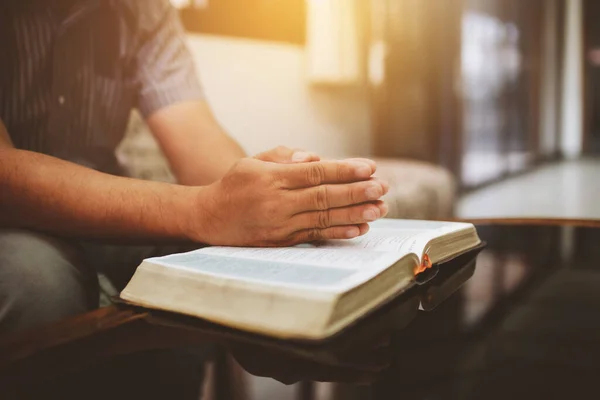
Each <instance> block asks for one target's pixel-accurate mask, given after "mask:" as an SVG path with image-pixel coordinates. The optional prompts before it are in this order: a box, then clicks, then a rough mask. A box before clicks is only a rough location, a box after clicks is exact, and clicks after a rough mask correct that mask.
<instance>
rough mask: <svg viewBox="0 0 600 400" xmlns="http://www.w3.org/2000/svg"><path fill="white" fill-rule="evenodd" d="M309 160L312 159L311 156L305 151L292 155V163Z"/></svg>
mask: <svg viewBox="0 0 600 400" xmlns="http://www.w3.org/2000/svg"><path fill="white" fill-rule="evenodd" d="M309 158H310V154H308V153H307V152H305V151H297V152H295V153H294V154H292V161H295V162H299V161H307V160H308V159H309Z"/></svg>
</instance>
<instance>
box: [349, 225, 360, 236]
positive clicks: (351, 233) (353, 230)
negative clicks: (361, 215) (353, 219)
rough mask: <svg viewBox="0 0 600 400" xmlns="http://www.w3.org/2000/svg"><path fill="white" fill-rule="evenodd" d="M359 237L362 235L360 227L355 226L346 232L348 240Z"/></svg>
mask: <svg viewBox="0 0 600 400" xmlns="http://www.w3.org/2000/svg"><path fill="white" fill-rule="evenodd" d="M358 235H360V229H358V227H356V226H355V227H352V228H348V229H347V230H346V237H347V238H348V239H351V238H355V237H357V236H358Z"/></svg>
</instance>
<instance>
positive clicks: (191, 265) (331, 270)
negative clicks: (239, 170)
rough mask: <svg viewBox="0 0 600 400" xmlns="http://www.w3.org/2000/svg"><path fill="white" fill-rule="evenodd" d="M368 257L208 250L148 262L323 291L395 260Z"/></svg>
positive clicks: (271, 250)
mask: <svg viewBox="0 0 600 400" xmlns="http://www.w3.org/2000/svg"><path fill="white" fill-rule="evenodd" d="M369 253H371V252H364V251H363V252H358V251H351V252H344V254H343V255H340V254H337V255H336V254H335V253H334V254H333V255H332V252H331V251H325V250H319V249H304V248H238V247H208V248H204V249H200V250H195V251H192V252H188V253H181V254H173V255H170V256H165V257H157V258H151V259H149V260H148V261H149V262H151V263H155V264H160V265H163V266H166V267H171V268H178V269H186V270H191V271H195V272H200V273H205V274H209V275H215V276H221V277H224V278H232V279H237V280H246V281H259V282H261V283H267V284H269V283H270V284H277V285H282V284H283V285H289V286H303V287H310V288H327V287H339V286H345V285H348V284H351V283H353V282H357V281H361V280H366V279H368V278H369V277H370V276H373V275H375V274H377V273H379V272H380V271H382V270H384V269H386V268H387V267H389V266H390V265H393V264H394V263H395V262H396V261H397V260H398V257H397V256H395V255H392V254H386V253H375V254H370V255H369Z"/></svg>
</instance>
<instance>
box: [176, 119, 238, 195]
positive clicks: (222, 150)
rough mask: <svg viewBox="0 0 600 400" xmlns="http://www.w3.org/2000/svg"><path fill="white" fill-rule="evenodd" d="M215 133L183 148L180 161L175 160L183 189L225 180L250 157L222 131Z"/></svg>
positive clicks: (179, 156) (213, 128)
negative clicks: (228, 172)
mask: <svg viewBox="0 0 600 400" xmlns="http://www.w3.org/2000/svg"><path fill="white" fill-rule="evenodd" d="M210 129H211V130H214V131H212V132H210V131H208V132H207V131H204V132H203V133H204V134H203V135H198V136H199V137H197V138H196V140H191V141H190V143H189V146H187V147H186V146H183V144H182V146H181V148H180V149H179V151H178V155H177V157H172V160H170V165H171V167H172V169H173V172H174V174H175V176H176V178H177V182H178V183H180V184H182V185H190V186H202V185H208V184H211V183H213V182H215V181H217V180H219V179H221V178H222V177H223V176H224V175H225V174H226V173H227V171H229V169H231V167H232V166H233V165H234V164H235V163H236V162H237V161H239V160H240V159H241V158H243V157H245V156H246V154H245V153H244V151H243V150H242V149H241V147H240V146H239V145H238V143H237V142H235V141H234V140H233V139H231V138H230V137H229V136H227V135H226V134H225V133H224V132H222V131H221V130H220V128H219V127H211V128H210Z"/></svg>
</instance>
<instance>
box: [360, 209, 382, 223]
mask: <svg viewBox="0 0 600 400" xmlns="http://www.w3.org/2000/svg"><path fill="white" fill-rule="evenodd" d="M378 214H379V212H377V211H375V210H374V209H372V208H369V209H368V210H365V211H364V212H363V218H364V220H365V221H375V220H376V219H377V218H379V215H378Z"/></svg>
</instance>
